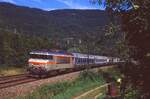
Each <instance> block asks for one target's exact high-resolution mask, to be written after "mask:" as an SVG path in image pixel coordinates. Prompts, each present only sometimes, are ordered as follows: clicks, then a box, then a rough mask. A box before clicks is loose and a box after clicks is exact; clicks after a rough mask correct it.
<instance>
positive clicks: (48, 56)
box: [30, 54, 53, 60]
mask: <svg viewBox="0 0 150 99" xmlns="http://www.w3.org/2000/svg"><path fill="white" fill-rule="evenodd" d="M30 58H36V59H50V60H52V59H53V56H51V55H39V54H30Z"/></svg>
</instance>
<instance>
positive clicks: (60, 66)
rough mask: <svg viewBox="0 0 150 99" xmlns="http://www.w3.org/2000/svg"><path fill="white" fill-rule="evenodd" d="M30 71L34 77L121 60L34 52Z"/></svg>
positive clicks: (60, 52)
mask: <svg viewBox="0 0 150 99" xmlns="http://www.w3.org/2000/svg"><path fill="white" fill-rule="evenodd" d="M29 55H30V58H29V60H28V71H29V73H30V74H32V75H47V74H48V73H49V72H50V71H54V70H67V69H85V68H87V66H89V65H90V66H93V67H94V66H100V65H103V64H110V63H114V62H118V61H119V58H114V57H107V56H98V55H89V54H82V53H68V52H62V51H32V52H30V53H29Z"/></svg>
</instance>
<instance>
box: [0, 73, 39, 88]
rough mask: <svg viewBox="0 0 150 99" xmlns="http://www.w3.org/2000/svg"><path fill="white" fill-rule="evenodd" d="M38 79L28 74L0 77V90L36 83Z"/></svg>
mask: <svg viewBox="0 0 150 99" xmlns="http://www.w3.org/2000/svg"><path fill="white" fill-rule="evenodd" d="M36 80H38V79H36V78H31V77H29V76H28V74H20V75H13V76H4V77H0V89H3V88H7V87H12V86H15V85H19V84H23V83H28V82H32V81H36Z"/></svg>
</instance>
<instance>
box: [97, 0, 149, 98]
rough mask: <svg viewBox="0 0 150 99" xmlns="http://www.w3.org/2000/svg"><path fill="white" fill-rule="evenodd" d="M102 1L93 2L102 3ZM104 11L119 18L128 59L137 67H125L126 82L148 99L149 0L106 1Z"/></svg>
mask: <svg viewBox="0 0 150 99" xmlns="http://www.w3.org/2000/svg"><path fill="white" fill-rule="evenodd" d="M102 1H103V0H94V2H99V3H102ZM105 4H106V10H107V11H109V12H110V14H111V15H112V16H113V15H114V14H117V15H119V16H120V17H121V20H122V24H121V29H122V31H124V32H126V35H127V36H126V41H128V43H127V44H128V46H132V47H131V48H129V49H130V52H131V53H130V58H133V59H134V60H136V61H137V62H138V63H139V64H138V65H135V64H134V65H133V64H132V65H131V64H129V65H126V67H125V68H124V74H125V77H126V78H127V80H126V81H130V82H132V84H133V86H134V88H137V89H139V90H140V91H141V95H140V96H141V97H140V98H142V99H143V98H144V99H149V97H150V89H149V83H150V78H149V77H148V76H147V75H149V74H150V67H149V66H150V57H149V53H150V44H149V42H150V34H149V31H150V28H149V27H150V18H149V17H150V6H149V5H150V1H149V0H106V3H105Z"/></svg>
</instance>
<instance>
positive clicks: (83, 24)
mask: <svg viewBox="0 0 150 99" xmlns="http://www.w3.org/2000/svg"><path fill="white" fill-rule="evenodd" d="M108 22H109V19H108V14H107V13H106V12H104V11H100V10H53V11H43V10H40V9H33V8H28V7H22V6H16V5H13V4H9V3H0V28H3V29H7V30H10V31H18V32H19V33H23V34H30V35H46V36H47V35H48V36H56V35H59V36H64V35H67V36H72V35H76V34H84V33H86V32H92V33H95V32H96V33H101V32H102V27H103V26H105V25H106V24H108Z"/></svg>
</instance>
